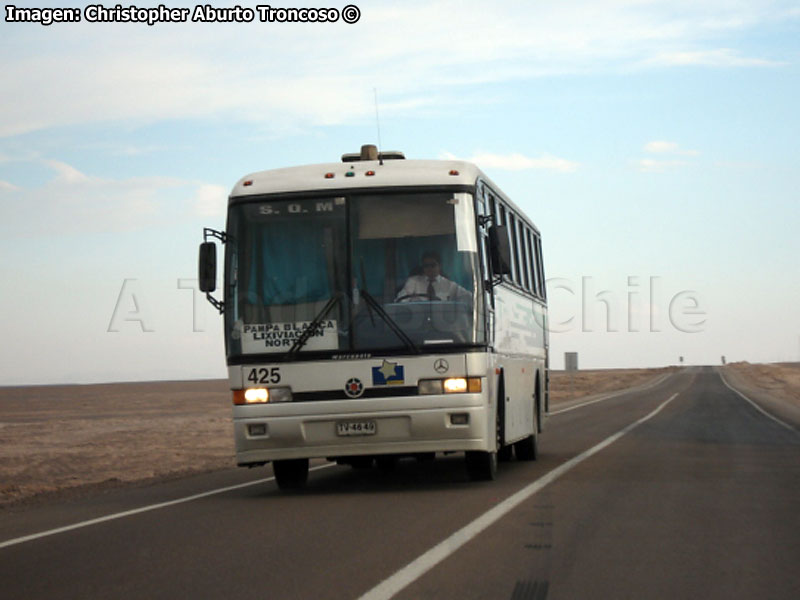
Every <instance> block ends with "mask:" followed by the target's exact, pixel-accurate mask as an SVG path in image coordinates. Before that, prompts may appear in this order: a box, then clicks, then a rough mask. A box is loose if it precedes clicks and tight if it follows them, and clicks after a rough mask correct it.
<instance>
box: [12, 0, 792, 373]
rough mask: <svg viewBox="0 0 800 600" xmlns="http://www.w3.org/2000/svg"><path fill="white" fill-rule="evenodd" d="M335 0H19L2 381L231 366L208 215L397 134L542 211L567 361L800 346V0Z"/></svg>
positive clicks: (654, 362)
mask: <svg viewBox="0 0 800 600" xmlns="http://www.w3.org/2000/svg"><path fill="white" fill-rule="evenodd" d="M348 1H349V0H348ZM324 2H327V0H323V3H315V5H314V6H317V7H321V6H324V7H326V8H336V9H337V10H338V11H339V12H340V15H339V20H338V21H337V22H335V23H330V22H328V23H287V22H276V21H273V22H268V21H264V22H262V21H261V20H260V18H259V13H258V12H256V11H254V13H255V18H254V19H253V21H252V22H229V23H226V22H219V21H217V22H200V21H192V18H191V17H192V16H193V15H194V10H195V6H196V5H195V4H191V3H187V2H178V1H174V2H171V1H170V0H165V1H164V5H165V6H166V7H167V8H187V9H189V10H188V13H187V15H188V18H187V19H186V22H155V23H153V24H152V25H148V24H147V23H141V22H139V23H119V22H97V21H96V20H94V18H93V16H91V15H88V14H87V13H86V11H85V9H87V7H88V6H90V5H89V4H81V3H79V2H60V3H58V2H56V3H54V2H49V3H48V2H42V3H28V2H18V3H16V4H15V6H16V7H18V8H36V9H43V8H48V7H50V8H52V7H69V8H75V9H78V14H79V15H80V16H81V22H78V23H66V22H61V23H58V22H54V23H52V24H50V25H43V24H40V23H35V22H34V23H25V22H19V20H18V18H19V14H12V15H9V9H8V5H5V6H4V8H5V10H4V17H5V19H4V20H2V21H0V72H1V73H2V76H0V252H2V257H3V260H2V262H0V277H2V288H0V290H1V291H0V336H1V337H2V340H3V344H2V347H1V348H0V385H12V384H38V383H48V384H50V383H92V382H101V381H132V380H150V379H197V378H216V377H225V376H226V370H225V360H224V350H223V336H222V321H221V319H220V317H219V316H218V315H217V314H216V311H215V310H214V309H213V308H212V307H211V306H210V305H208V304H207V303H206V302H205V299H204V298H203V297H202V296H201V295H200V294H199V293H198V292H197V291H196V277H197V275H196V273H197V265H196V261H197V245H198V244H199V242H200V241H202V240H201V238H202V231H203V227H214V228H217V229H222V228H223V227H224V222H225V208H226V202H227V195H228V193H229V192H230V190H231V188H232V186H233V184H234V183H235V182H236V181H237V180H238V179H239V178H240V177H242V176H243V175H245V174H247V173H250V172H254V171H260V170H264V169H271V168H278V167H285V166H292V165H301V164H310V163H321V162H336V161H338V160H339V157H340V156H341V154H342V153H344V152H356V151H358V148H359V147H360V146H361V145H362V144H365V143H378V142H379V143H380V145H381V148H383V149H386V150H400V151H403V152H404V153H405V155H406V156H407V157H409V158H421V159H436V158H450V157H457V158H460V159H466V160H470V161H473V162H475V163H476V164H477V165H478V166H479V167H481V168H482V169H483V170H484V171H485V172H486V173H487V174H488V175H489V176H490V177H491V178H492V180H493V181H494V182H495V183H496V184H497V185H499V186H500V187H501V188H502V189H503V190H504V191H505V192H506V194H507V195H509V196H510V197H511V198H512V199H513V200H514V201H515V202H516V203H517V204H518V205H519V206H520V207H521V208H522V209H523V210H524V211H525V212H526V213H527V214H528V215H529V216H530V217H531V218H532V219H533V221H534V222H535V223H536V224H537V226H538V227H539V229H540V230H541V232H542V239H543V246H544V255H545V269H546V276H547V279H548V294H549V310H550V321H551V331H550V343H551V353H552V354H551V357H552V358H551V363H552V366H553V367H555V368H562V367H563V364H564V359H563V355H564V353H565V352H578V355H579V366H580V367H581V368H617V367H660V366H666V365H674V364H680V363H681V361H682V362H683V364H687V365H706V364H719V363H720V362H721V360H722V357H723V356H724V357H725V359H726V360H727V361H729V362H730V361H739V360H747V361H750V362H773V361H797V360H800V309H799V308H798V307H800V277H799V276H798V275H799V271H800V269H798V266H800V236H799V235H797V230H798V226H800V143H799V142H798V138H800V116H799V114H800V110H799V109H798V106H799V104H798V98H800V2H792V1H774V2H773V1H766V0H764V1H761V0H749V1H735V0H734V1H731V0H725V1H716V0H709V1H704V2H695V1H681V0H673V1H669V2H662V1H658V0H632V1H623V0H619V1H612V0H585V1H584V0H576V1H572V2H553V1H548V2H540V1H526V2H512V1H508V2H502V1H501V2H496V3H489V2H471V1H463V0H459V1H450V0H424V1H416V0H410V1H406V2H402V3H399V2H383V1H372V0H370V1H367V0H355V1H354V4H353V6H355V7H357V8H358V13H359V18H358V20H357V22H355V23H346V22H345V21H344V16H343V15H345V14H347V15H348V16H352V15H353V14H354V11H353V9H352V8H350V9H349V10H348V11H345V10H344V9H345V5H346V2H340V3H327V4H326V3H324ZM116 4H117V3H116V2H114V3H110V2H109V3H106V4H104V5H103V6H104V7H106V8H113V7H114V5H116ZM121 4H122V6H123V7H129V6H130V4H129V3H127V2H122V3H121ZM212 4H213V6H214V7H233V6H235V3H229V2H216V3H212ZM136 6H137V7H139V8H156V7H157V6H158V4H157V3H150V4H147V3H144V2H142V3H138V4H136ZM240 6H241V7H242V8H251V9H255V7H256V3H252V4H248V3H246V2H244V3H241V4H240ZM272 6H273V8H277V7H289V6H303V5H300V4H295V3H285V4H280V5H278V4H273V5H272ZM30 16H34V17H35V18H39V17H37V15H36V13H35V11H31V12H30ZM376 101H377V111H376ZM376 113H377V117H378V118H376ZM378 122H379V126H378Z"/></svg>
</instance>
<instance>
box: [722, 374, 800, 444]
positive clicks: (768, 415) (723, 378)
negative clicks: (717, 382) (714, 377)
mask: <svg viewBox="0 0 800 600" xmlns="http://www.w3.org/2000/svg"><path fill="white" fill-rule="evenodd" d="M717 373H719V377H720V379H722V383H724V384H725V386H726V387H727V388H728V389H729V390H731V391H732V392H736V393H737V394H739V396H741V397H742V398H744V399H745V400H747V401H748V402H749V403H750V404H751V405H752V406H753V408H755V409H756V410H757V411H758V412H760V413H761V414H762V415H764V416H765V417H768V418H770V419H772V420H773V421H775V422H776V423H777V424H778V425H782V426H783V427H786V429H788V430H790V431H794V432H795V433H798V430H797V429H796V428H795V427H793V426H792V425H789V423H786V422H784V421H781V420H780V419H779V418H778V417H776V416H775V415H773V414H770V413H768V412H767V411H766V410H764V409H763V408H761V407H760V406H759V405H758V404H756V403H755V402H754V401H753V400H750V398H748V397H747V396H745V395H744V394H743V393H742V392H740V391H739V390H737V389H736V388H734V387H733V386H731V385H730V384H729V383H728V382H727V381H726V380H725V376H724V375H723V374H722V371H717Z"/></svg>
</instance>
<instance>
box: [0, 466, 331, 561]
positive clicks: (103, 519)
mask: <svg viewBox="0 0 800 600" xmlns="http://www.w3.org/2000/svg"><path fill="white" fill-rule="evenodd" d="M333 466H335V465H333V464H330V465H320V466H318V467H312V468H311V469H309V471H319V470H320V469H327V468H328V467H333ZM274 479H275V477H266V478H264V479H256V480H255V481H248V482H247V483H239V484H237V485H229V486H228V487H224V488H218V489H216V490H210V491H208V492H202V493H200V494H194V495H193V496H186V497H184V498H177V499H175V500H169V501H167V502H159V503H158V504H150V505H148V506H142V507H140V508H134V509H132V510H126V511H123V512H118V513H114V514H111V515H106V516H104V517H97V518H96V519H89V520H88V521H81V522H80V523H73V524H72V525H65V526H64V527H58V528H56V529H49V530H47V531H42V532H39V533H33V534H31V535H25V536H22V537H18V538H14V539H11V540H6V541H5V542H0V549H2V548H8V547H9V546H16V545H17V544H22V543H24V542H31V541H33V540H38V539H41V538H44V537H48V536H51V535H56V534H58V533H65V532H67V531H72V530H73V529H80V528H82V527H89V526H90V525H97V524H99V523H105V522H106V521H114V520H115V519H122V518H124V517H130V516H133V515H138V514H141V513H144V512H149V511H151V510H158V509H159V508H167V507H169V506H175V505H176V504H183V503H184V502H191V501H193V500H199V499H200V498H206V497H208V496H215V495H217V494H224V493H225V492H230V491H232V490H239V489H242V488H246V487H250V486H254V485H259V484H262V483H267V482H269V481H273V480H274Z"/></svg>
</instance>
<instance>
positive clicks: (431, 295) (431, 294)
mask: <svg viewBox="0 0 800 600" xmlns="http://www.w3.org/2000/svg"><path fill="white" fill-rule="evenodd" d="M428 300H430V301H431V302H433V301H434V300H436V292H435V291H434V289H433V279H429V280H428Z"/></svg>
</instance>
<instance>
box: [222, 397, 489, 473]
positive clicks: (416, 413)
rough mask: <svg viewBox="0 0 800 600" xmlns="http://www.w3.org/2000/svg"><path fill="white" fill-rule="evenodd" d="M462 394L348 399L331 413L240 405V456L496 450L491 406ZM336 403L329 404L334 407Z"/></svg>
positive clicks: (252, 460) (253, 460) (264, 458)
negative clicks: (416, 400)
mask: <svg viewBox="0 0 800 600" xmlns="http://www.w3.org/2000/svg"><path fill="white" fill-rule="evenodd" d="M459 400H460V401H459V402H458V403H456V402H453V399H450V398H447V399H446V400H443V401H442V402H441V403H434V402H430V401H429V406H428V407H416V408H405V409H399V407H395V408H394V409H391V408H386V407H383V409H382V410H378V408H377V406H372V407H371V406H367V405H362V406H360V407H359V409H358V410H353V408H354V406H353V405H352V404H349V403H348V405H347V406H346V408H347V410H346V411H345V410H341V411H336V410H326V414H319V413H318V412H317V413H316V414H287V413H290V412H292V407H291V406H282V407H277V406H264V407H259V408H256V407H243V408H245V410H242V409H239V408H238V407H237V410H235V411H234V432H235V438H236V461H237V463H238V464H239V465H240V466H247V465H255V464H262V463H265V462H269V461H272V460H282V459H293V458H325V457H345V456H368V455H385V454H416V453H429V452H449V451H465V450H493V449H494V429H495V428H494V426H493V424H494V416H493V412H492V415H491V417H489V415H488V413H489V412H490V407H487V406H486V405H485V404H484V403H483V401H482V398H481V396H480V395H479V394H475V395H472V394H462V395H460V398H459ZM373 403H374V402H373V401H369V402H368V404H373ZM314 404H316V403H314ZM330 404H332V403H329V404H328V408H329V409H334V407H333V406H330ZM336 404H338V403H336ZM430 404H443V405H444V406H435V407H431V406H430ZM302 408H304V409H305V408H310V407H308V405H306V406H305V407H302ZM342 408H345V407H342ZM490 423H491V424H492V426H490V425H489V424H490Z"/></svg>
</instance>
